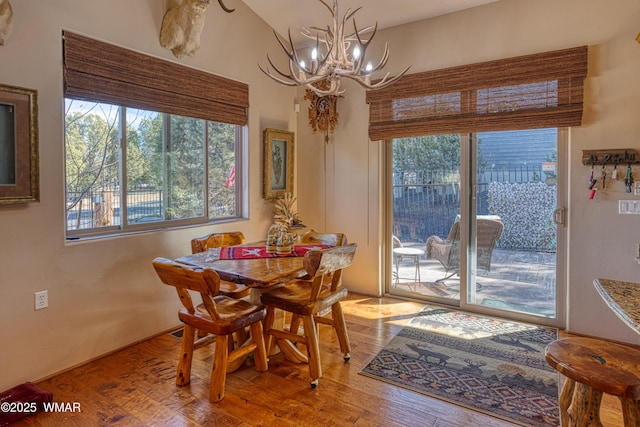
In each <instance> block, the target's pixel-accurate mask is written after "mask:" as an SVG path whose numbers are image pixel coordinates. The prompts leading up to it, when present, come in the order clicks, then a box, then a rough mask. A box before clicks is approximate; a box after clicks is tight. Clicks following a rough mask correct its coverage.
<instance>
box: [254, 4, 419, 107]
mask: <svg viewBox="0 0 640 427" xmlns="http://www.w3.org/2000/svg"><path fill="white" fill-rule="evenodd" d="M318 1H319V2H320V3H321V4H322V5H324V7H326V8H327V9H328V10H329V12H330V13H331V16H332V18H333V23H332V25H327V27H326V28H321V27H311V28H303V29H302V35H303V36H304V37H306V38H308V39H311V40H314V41H315V44H316V48H315V49H313V50H312V52H311V65H310V66H309V68H307V67H305V65H304V62H303V61H301V60H300V52H299V51H298V50H297V49H296V46H295V43H294V41H293V38H292V37H291V32H289V37H288V39H287V38H284V37H282V36H280V35H279V34H278V33H277V32H275V31H274V34H275V36H276V40H277V41H278V43H279V44H280V46H281V47H282V49H283V50H284V52H285V54H286V55H287V57H288V58H289V67H288V70H287V69H286V68H278V67H277V66H276V65H275V63H274V62H273V61H272V60H271V58H270V57H269V55H267V60H268V61H269V65H270V66H271V69H273V71H274V72H271V69H270V68H269V67H262V66H261V65H260V64H258V66H259V67H260V70H261V71H262V72H263V73H265V74H266V75H267V76H268V77H269V78H271V79H272V80H274V81H276V82H277V83H280V84H282V85H285V86H303V85H304V86H306V87H307V89H309V90H312V91H313V92H315V93H316V94H317V95H319V96H326V95H340V94H341V93H343V92H344V89H341V88H340V80H341V79H343V78H348V79H352V80H354V81H356V82H358V83H359V84H360V85H361V86H364V88H365V89H368V90H371V89H382V88H384V87H387V86H389V85H390V84H392V83H394V82H396V81H397V80H398V79H400V78H401V77H402V76H403V75H405V74H406V73H407V71H408V70H409V67H407V68H405V69H404V71H402V72H401V73H400V74H397V75H396V76H394V77H389V74H388V73H387V75H386V76H384V77H383V78H381V79H379V80H378V81H377V82H376V83H375V84H372V83H371V74H373V73H375V72H377V71H379V70H381V69H382V68H383V67H384V66H385V65H386V64H387V60H388V59H389V49H388V47H387V46H386V45H385V48H384V52H383V53H382V57H381V59H380V61H379V62H377V63H376V64H375V65H373V64H372V63H371V62H368V63H367V65H366V66H365V67H363V66H362V64H364V63H365V62H366V61H365V58H366V56H367V48H368V47H369V45H370V44H371V41H372V40H373V37H374V36H375V34H376V31H377V30H378V24H377V23H376V24H375V25H371V26H368V27H364V28H357V27H356V23H355V19H354V18H353V15H354V14H355V13H356V12H357V11H359V10H360V9H361V8H360V7H358V8H356V9H349V10H347V13H345V14H344V15H342V16H340V15H339V14H338V0H333V7H332V6H331V5H330V3H329V0H318ZM349 20H352V21H353V27H354V32H353V33H350V32H349V30H348V29H347V28H345V25H346V23H347V21H349ZM351 46H353V49H351ZM320 50H322V51H320ZM349 51H351V54H349ZM307 52H308V51H307ZM323 52H324V53H323ZM320 82H327V83H328V88H327V89H322V88H320V86H319V83H320Z"/></svg>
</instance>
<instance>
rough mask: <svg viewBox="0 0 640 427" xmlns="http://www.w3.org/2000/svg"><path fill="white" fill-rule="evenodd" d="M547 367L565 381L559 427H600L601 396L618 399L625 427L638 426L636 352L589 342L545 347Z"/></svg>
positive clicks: (639, 355) (639, 358)
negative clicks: (558, 373) (554, 370)
mask: <svg viewBox="0 0 640 427" xmlns="http://www.w3.org/2000/svg"><path fill="white" fill-rule="evenodd" d="M545 357H546V359H547V362H548V363H549V365H551V366H552V367H553V368H554V369H556V370H557V371H558V372H560V373H561V374H562V375H564V376H565V377H567V380H566V382H565V384H564V387H563V388H562V392H561V393H560V418H561V420H562V427H567V426H579V427H586V426H602V423H601V422H600V402H601V400H602V393H603V392H604V393H607V394H611V395H613V396H618V398H619V399H620V402H621V403H622V417H623V419H624V425H625V426H640V349H638V348H634V347H630V346H626V345H621V344H616V343H612V342H607V341H601V340H596V339H592V338H578V337H576V338H563V339H559V340H556V341H554V342H552V343H551V344H549V345H548V346H547V349H546V351H545Z"/></svg>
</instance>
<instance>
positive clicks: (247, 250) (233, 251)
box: [206, 245, 331, 262]
mask: <svg viewBox="0 0 640 427" xmlns="http://www.w3.org/2000/svg"><path fill="white" fill-rule="evenodd" d="M330 247H331V246H329V245H295V246H294V247H293V250H292V251H291V252H290V253H286V254H282V253H271V252H267V247H266V246H264V245H262V246H228V247H224V248H211V249H209V251H208V252H207V258H206V261H208V262H211V261H217V260H221V259H255V258H278V257H291V256H297V257H301V256H304V255H305V254H306V253H307V252H309V251H315V250H323V249H328V248H330Z"/></svg>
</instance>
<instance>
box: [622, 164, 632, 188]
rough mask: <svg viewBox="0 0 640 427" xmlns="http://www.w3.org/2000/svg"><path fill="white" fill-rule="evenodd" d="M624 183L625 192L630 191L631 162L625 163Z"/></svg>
mask: <svg viewBox="0 0 640 427" xmlns="http://www.w3.org/2000/svg"><path fill="white" fill-rule="evenodd" d="M624 185H625V186H626V187H627V193H631V187H632V186H633V176H632V175H631V164H629V165H627V177H626V178H625V179H624Z"/></svg>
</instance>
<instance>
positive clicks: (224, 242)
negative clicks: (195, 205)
mask: <svg viewBox="0 0 640 427" xmlns="http://www.w3.org/2000/svg"><path fill="white" fill-rule="evenodd" d="M246 242H247V241H246V239H245V238H244V234H243V233H242V232H241V231H230V232H224V233H211V234H207V235H206V236H203V237H196V238H195V239H191V253H194V254H196V253H199V252H205V251H208V250H209V249H211V248H222V247H226V246H235V245H242V244H244V243H246ZM250 291H251V288H250V287H249V286H246V285H243V284H242V283H235V282H229V281H226V280H221V281H220V293H221V294H222V295H226V296H228V297H231V298H236V299H239V298H244V297H246V296H247V295H249V293H250Z"/></svg>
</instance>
